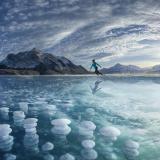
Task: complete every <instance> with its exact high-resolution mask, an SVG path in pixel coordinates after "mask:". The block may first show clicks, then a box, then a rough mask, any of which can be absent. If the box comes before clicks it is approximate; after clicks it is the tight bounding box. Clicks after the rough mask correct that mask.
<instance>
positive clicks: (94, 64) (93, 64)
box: [90, 59, 103, 75]
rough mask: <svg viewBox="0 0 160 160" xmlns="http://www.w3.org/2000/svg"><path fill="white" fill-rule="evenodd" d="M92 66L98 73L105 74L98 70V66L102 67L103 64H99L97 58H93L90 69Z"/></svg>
mask: <svg viewBox="0 0 160 160" xmlns="http://www.w3.org/2000/svg"><path fill="white" fill-rule="evenodd" d="M92 67H93V68H94V69H95V73H96V74H97V75H103V74H102V73H101V72H100V71H99V70H98V67H100V68H101V65H99V64H98V63H97V62H96V61H95V59H93V60H92V65H91V67H90V70H91V69H92Z"/></svg>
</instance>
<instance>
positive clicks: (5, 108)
mask: <svg viewBox="0 0 160 160" xmlns="http://www.w3.org/2000/svg"><path fill="white" fill-rule="evenodd" d="M0 112H2V113H3V112H7V113H8V112H9V108H7V107H2V108H0Z"/></svg>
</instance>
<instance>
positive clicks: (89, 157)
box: [81, 149, 98, 160]
mask: <svg viewBox="0 0 160 160" xmlns="http://www.w3.org/2000/svg"><path fill="white" fill-rule="evenodd" d="M81 155H82V157H83V158H84V159H86V160H94V159H96V158H97V157H98V154H97V152H96V151H95V150H94V149H83V150H82V151H81Z"/></svg>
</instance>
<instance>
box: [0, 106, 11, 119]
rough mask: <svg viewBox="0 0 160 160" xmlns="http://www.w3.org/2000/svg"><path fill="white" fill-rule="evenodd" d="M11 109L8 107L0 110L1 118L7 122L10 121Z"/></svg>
mask: <svg viewBox="0 0 160 160" xmlns="http://www.w3.org/2000/svg"><path fill="white" fill-rule="evenodd" d="M8 113H9V108H7V107H2V108H0V116H1V117H2V118H3V119H5V120H8V119H9V115H8Z"/></svg>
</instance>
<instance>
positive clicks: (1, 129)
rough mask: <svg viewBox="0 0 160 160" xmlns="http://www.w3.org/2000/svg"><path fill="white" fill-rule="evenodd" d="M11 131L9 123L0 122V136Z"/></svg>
mask: <svg viewBox="0 0 160 160" xmlns="http://www.w3.org/2000/svg"><path fill="white" fill-rule="evenodd" d="M11 132H12V129H11V128H10V125H8V124H0V137H3V136H6V135H9V134H10V133H11Z"/></svg>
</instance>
